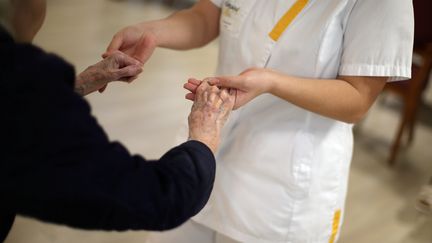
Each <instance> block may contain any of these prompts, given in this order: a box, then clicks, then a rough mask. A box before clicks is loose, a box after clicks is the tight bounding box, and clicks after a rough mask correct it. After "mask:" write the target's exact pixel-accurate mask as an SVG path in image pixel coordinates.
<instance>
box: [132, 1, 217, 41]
mask: <svg viewBox="0 0 432 243" xmlns="http://www.w3.org/2000/svg"><path fill="white" fill-rule="evenodd" d="M219 18H220V9H219V8H218V7H217V6H216V5H214V4H213V3H212V2H210V0H201V1H199V2H198V3H197V4H195V5H194V6H193V7H192V8H190V9H186V10H182V11H179V12H176V13H174V14H173V15H171V16H169V17H167V18H166V19H162V20H157V21H151V22H145V23H142V24H140V25H141V26H142V27H143V28H150V29H151V30H152V31H153V33H154V35H155V39H156V44H157V46H159V47H165V48H171V49H177V50H185V49H191V48H196V47H200V46H203V45H205V44H207V43H209V42H210V41H212V40H213V39H215V38H216V37H217V36H218V35H219Z"/></svg>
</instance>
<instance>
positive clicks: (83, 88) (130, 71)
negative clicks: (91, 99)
mask: <svg viewBox="0 0 432 243" xmlns="http://www.w3.org/2000/svg"><path fill="white" fill-rule="evenodd" d="M141 66H142V64H141V63H140V62H139V61H138V60H136V59H134V58H131V57H129V56H128V55H126V54H124V53H122V52H120V51H115V52H113V53H112V54H111V55H110V56H107V57H106V58H105V59H104V60H102V61H100V62H98V63H96V64H94V65H92V66H90V67H88V68H87V69H86V70H84V72H82V73H80V74H79V75H78V76H77V79H76V81H75V91H76V92H77V93H79V94H80V95H87V94H90V93H92V92H94V91H96V90H100V89H102V88H103V87H105V86H106V85H107V84H108V83H109V82H112V81H117V80H118V81H125V82H130V81H132V80H133V79H135V78H136V76H137V75H138V74H140V73H141V72H142V68H141Z"/></svg>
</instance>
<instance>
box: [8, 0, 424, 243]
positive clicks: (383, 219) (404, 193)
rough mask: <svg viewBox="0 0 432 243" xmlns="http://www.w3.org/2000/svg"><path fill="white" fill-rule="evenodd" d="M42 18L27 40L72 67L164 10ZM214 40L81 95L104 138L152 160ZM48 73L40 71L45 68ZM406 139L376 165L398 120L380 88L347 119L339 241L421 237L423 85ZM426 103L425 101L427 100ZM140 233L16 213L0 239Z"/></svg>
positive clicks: (165, 54) (113, 237)
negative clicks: (352, 129) (348, 152)
mask: <svg viewBox="0 0 432 243" xmlns="http://www.w3.org/2000/svg"><path fill="white" fill-rule="evenodd" d="M48 5H49V6H48V15H47V19H46V23H45V25H44V27H43V29H42V30H41V32H40V33H39V35H38V36H37V38H36V41H35V42H36V43H37V44H38V45H40V46H42V47H43V48H45V49H46V50H49V51H51V52H55V53H57V54H59V55H61V56H63V57H64V58H65V59H67V60H69V61H70V62H72V63H73V64H74V65H75V66H76V68H77V70H83V69H84V68H85V67H86V66H88V65H91V64H93V63H95V62H97V61H98V60H99V59H100V55H101V53H103V51H104V48H105V47H106V45H107V44H108V42H109V40H110V39H111V37H112V35H113V34H114V33H115V32H116V31H117V30H118V29H120V28H121V27H122V26H125V25H128V24H132V23H136V22H139V21H143V20H150V19H156V18H160V17H164V16H167V15H169V14H170V13H171V12H172V11H173V10H172V9H169V8H167V7H164V6H161V5H159V4H158V3H156V2H154V1H144V0H141V1H140V0H135V1H132V0H116V1H114V0H92V1H87V0H74V1H69V0H50V1H49V4H48ZM216 58H217V43H212V44H210V45H208V46H207V47H205V48H201V49H198V50H193V51H187V52H179V51H170V50H163V49H159V50H157V51H156V52H155V53H154V55H153V58H152V59H151V60H150V61H149V62H148V63H147V64H146V65H145V69H144V72H143V74H142V75H141V77H140V78H139V79H138V80H136V81H135V82H134V83H132V84H124V83H119V84H111V85H110V86H109V88H108V90H107V91H106V92H105V93H104V94H98V93H95V94H92V95H90V96H89V97H88V100H89V101H90V103H91V104H92V107H93V113H94V115H95V116H96V117H97V118H98V120H99V122H100V123H101V124H102V125H103V126H104V127H105V129H106V131H107V132H108V134H109V135H110V137H111V139H113V140H120V141H122V142H123V143H124V144H126V145H127V147H128V148H129V149H130V150H131V151H132V152H134V153H140V154H144V155H146V156H147V157H148V158H158V157H159V156H161V155H162V154H163V153H164V152H165V151H167V150H168V149H169V148H170V147H171V146H172V145H173V144H174V142H173V137H174V134H176V133H177V131H178V128H179V127H180V126H181V124H182V123H183V122H184V120H185V118H186V116H187V114H188V111H189V109H190V103H189V102H188V101H186V100H184V98H183V97H184V94H185V91H183V90H182V88H181V86H182V84H183V82H184V81H185V80H186V79H187V78H189V77H190V76H191V75H193V76H194V77H196V78H203V77H206V76H209V75H212V74H213V72H214V70H215V66H216ZM47 71H49V70H47ZM425 103H426V104H425V106H424V107H423V109H422V114H421V116H420V118H421V119H420V120H421V122H420V123H419V125H418V127H417V130H416V137H415V140H414V144H413V145H412V146H410V147H409V148H407V149H405V150H404V151H403V152H402V153H401V155H400V157H399V159H398V163H397V166H396V167H394V168H389V167H388V166H387V165H386V163H385V160H386V157H387V152H388V148H389V144H390V142H391V140H392V137H393V135H394V131H395V129H396V127H397V125H398V116H397V114H398V113H397V111H398V108H399V104H398V101H397V99H395V97H392V96H384V95H383V96H382V97H380V99H379V101H378V102H377V103H376V104H375V105H374V107H373V108H372V110H371V111H370V114H369V115H368V116H367V118H366V119H365V120H364V121H363V122H362V123H361V124H360V125H359V126H357V127H356V146H355V152H354V159H353V163H352V170H351V180H350V187H349V193H348V199H347V211H346V216H345V223H344V227H343V229H342V235H341V239H340V241H339V242H341V243H431V242H432V218H431V217H428V216H425V215H422V214H420V213H417V211H416V210H415V209H414V201H415V197H416V194H417V192H418V191H419V189H420V187H421V186H422V185H423V184H425V183H426V182H427V181H428V178H429V177H430V176H431V175H432V150H431V149H430V144H432V112H431V111H432V91H431V90H428V91H427V93H426V95H425ZM428 104H429V105H428ZM145 236H146V233H145V232H127V233H104V232H85V231H79V230H73V229H70V228H67V227H63V226H55V225H51V224H45V223H41V222H38V221H36V220H33V219H28V218H23V217H18V219H17V220H16V223H15V225H14V227H13V230H12V232H11V234H10V235H9V238H8V240H7V241H6V242H7V243H24V242H32V243H39V242H44V243H45V242H59V243H69V242H71V243H72V242H92V243H98V242H100V243H102V242H104V243H111V242H143V239H144V238H145Z"/></svg>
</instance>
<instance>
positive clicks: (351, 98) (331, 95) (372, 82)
mask: <svg viewBox="0 0 432 243" xmlns="http://www.w3.org/2000/svg"><path fill="white" fill-rule="evenodd" d="M271 77H272V78H271V80H270V81H271V88H270V93H271V94H273V95H275V96H278V97H280V98H282V99H284V100H286V101H288V102H291V103H293V104H294V105H297V106H299V107H302V108H303V109H306V110H309V111H312V112H314V113H318V114H320V115H323V116H326V117H330V118H333V119H336V120H340V121H343V122H347V123H356V122H358V121H360V120H361V119H362V118H363V116H364V115H365V114H366V113H367V111H368V110H369V108H370V107H371V105H372V104H373V102H374V101H375V99H376V97H377V96H378V94H379V93H380V91H381V90H382V89H383V87H384V85H385V83H386V81H387V78H377V77H351V76H350V77H348V76H344V77H338V79H306V78H297V77H291V76H286V75H283V74H280V73H274V74H273V75H272V76H271Z"/></svg>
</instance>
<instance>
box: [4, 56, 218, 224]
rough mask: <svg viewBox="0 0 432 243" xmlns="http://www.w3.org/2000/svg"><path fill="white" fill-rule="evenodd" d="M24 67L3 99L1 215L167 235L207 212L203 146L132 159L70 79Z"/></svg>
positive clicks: (211, 167)
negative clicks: (149, 158) (148, 158)
mask: <svg viewBox="0 0 432 243" xmlns="http://www.w3.org/2000/svg"><path fill="white" fill-rule="evenodd" d="M27 59H28V58H27ZM23 60H24V59H23ZM19 65H20V64H17V66H19ZM41 65H42V66H41ZM43 65H45V66H48V67H49V68H44V67H43ZM13 68H14V69H19V68H18V67H13ZM20 68H21V69H22V71H19V70H13V71H12V72H11V73H12V74H13V75H6V76H7V77H6V78H4V81H8V82H15V83H14V85H12V86H11V85H7V86H5V87H4V89H3V91H2V93H3V94H4V96H3V98H2V99H1V101H2V103H3V104H2V108H3V112H4V113H5V116H4V118H2V119H3V122H4V126H3V128H2V135H3V138H2V139H3V140H4V141H3V142H6V145H5V146H4V147H3V152H2V155H1V156H2V157H1V161H0V192H1V193H0V202H1V203H0V204H1V205H0V208H2V209H3V211H5V209H7V210H6V211H11V212H15V213H17V214H22V215H26V216H30V217H35V218H38V219H41V220H44V221H49V222H54V223H60V224H66V225H69V226H72V227H79V228H84V229H103V230H128V229H146V230H166V229H171V228H173V227H176V226H178V225H180V224H182V223H183V222H185V221H186V220H188V219H189V218H190V217H192V216H194V215H195V214H196V213H198V212H199V211H200V210H201V209H202V208H203V207H204V205H205V204H206V202H207V200H208V198H209V196H210V192H211V189H212V186H213V182H214V177H215V159H214V156H213V154H212V152H211V150H210V149H209V148H208V147H207V146H206V145H204V144H203V143H200V142H198V141H188V142H186V143H184V144H181V145H179V146H178V147H175V148H173V149H171V150H170V151H168V152H167V153H166V154H165V155H163V156H162V157H161V158H160V159H159V160H157V161H146V160H145V159H144V158H143V157H141V156H137V155H136V156H133V155H131V154H130V153H129V152H128V151H127V150H126V149H125V147H124V146H122V145H121V144H120V143H116V142H110V141H109V139H108V136H107V135H106V134H105V132H104V131H103V129H102V128H101V127H100V125H99V124H98V122H97V121H96V119H95V118H94V117H93V116H92V115H91V111H90V107H89V105H88V104H87V102H86V101H85V100H84V99H82V98H81V97H79V96H78V95H76V94H75V93H74V92H73V90H72V87H71V82H72V83H73V81H70V79H74V74H73V71H70V70H69V68H65V67H64V65H62V64H61V63H60V64H59V63H58V61H57V59H56V58H53V57H49V56H48V57H44V58H42V60H39V59H37V62H35V64H34V65H28V67H27V68H26V67H22V66H21V67H20ZM64 79H67V80H69V82H65V81H64ZM8 82H5V83H8ZM143 124H145V121H143ZM142 139H143V140H144V139H146V138H145V136H143V138H142Z"/></svg>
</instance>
